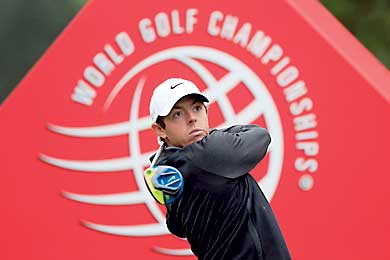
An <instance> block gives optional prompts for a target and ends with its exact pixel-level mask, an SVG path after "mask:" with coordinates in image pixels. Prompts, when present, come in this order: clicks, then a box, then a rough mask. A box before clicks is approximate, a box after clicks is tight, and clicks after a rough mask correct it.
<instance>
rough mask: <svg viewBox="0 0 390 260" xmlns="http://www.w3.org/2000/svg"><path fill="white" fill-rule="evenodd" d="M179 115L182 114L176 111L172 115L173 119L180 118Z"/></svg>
mask: <svg viewBox="0 0 390 260" xmlns="http://www.w3.org/2000/svg"><path fill="white" fill-rule="evenodd" d="M181 115H182V112H181V111H177V112H175V113H173V117H174V118H178V117H180V116H181Z"/></svg>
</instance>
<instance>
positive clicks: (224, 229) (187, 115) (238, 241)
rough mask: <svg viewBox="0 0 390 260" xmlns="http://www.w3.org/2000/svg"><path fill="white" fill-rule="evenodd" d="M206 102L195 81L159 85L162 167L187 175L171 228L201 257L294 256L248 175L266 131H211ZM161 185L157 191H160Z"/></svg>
mask: <svg viewBox="0 0 390 260" xmlns="http://www.w3.org/2000/svg"><path fill="white" fill-rule="evenodd" d="M205 102H208V99H207V98H206V97H205V96H204V95H203V94H202V93H201V92H200V91H199V89H198V88H197V87H196V86H195V84H193V83H192V82H190V81H187V80H184V79H178V78H172V79H168V80H166V81H164V82H163V83H161V84H160V85H159V86H158V87H157V88H156V89H155V90H154V93H153V96H152V98H151V101H150V113H151V117H152V120H153V124H152V129H153V130H154V132H155V133H156V134H157V135H158V137H159V138H160V140H161V141H163V143H164V144H163V145H162V147H161V148H160V153H158V154H157V155H155V158H154V161H155V162H156V165H168V166H172V167H174V168H176V169H177V170H179V172H181V174H182V178H183V181H184V185H183V187H182V188H183V190H182V192H181V193H180V195H178V196H177V198H175V200H174V201H173V202H172V203H170V204H168V205H166V206H167V226H168V229H169V230H170V231H171V232H172V233H173V234H174V235H176V236H178V237H182V238H187V240H188V242H189V243H190V245H191V250H192V251H193V253H194V254H195V255H196V256H197V257H198V258H199V259H204V260H206V259H215V260H223V259H229V260H231V259H242V260H251V259H262V260H271V259H272V260H281V259H291V258H290V255H289V252H288V249H287V246H286V244H285V242H284V239H283V236H282V234H281V232H280V230H279V227H278V224H277V221H276V219H275V217H274V215H273V213H272V210H271V208H270V206H269V203H268V202H267V200H266V198H265V196H264V194H263V193H262V191H261V189H260V187H259V186H258V184H257V182H256V181H255V180H254V179H253V177H252V176H251V175H249V174H248V172H249V171H250V170H252V169H253V168H254V167H255V166H256V165H257V163H259V162H260V161H261V159H262V158H263V157H264V155H265V154H266V151H267V148H268V145H269V143H270V141H271V139H270V136H269V134H268V132H267V131H266V130H265V129H263V128H261V127H258V126H255V125H237V126H232V127H228V128H226V129H221V130H210V129H209V124H208V115H207V107H206V106H205V104H204V103H205ZM157 188H158V187H157Z"/></svg>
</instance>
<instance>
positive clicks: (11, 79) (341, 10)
mask: <svg viewBox="0 0 390 260" xmlns="http://www.w3.org/2000/svg"><path fill="white" fill-rule="evenodd" d="M313 1H315V0H313ZM86 2H87V0H67V1H58V0H56V1H52V0H34V1H23V0H0V47H1V49H0V51H1V55H2V57H1V59H0V71H1V74H0V102H2V101H3V100H4V99H5V97H6V96H7V95H8V94H9V92H11V90H12V89H13V88H14V87H15V86H16V85H17V83H18V82H19V81H20V80H21V79H22V77H23V76H24V75H25V74H26V73H27V70H28V69H29V68H31V67H32V65H33V64H34V63H35V62H36V61H37V60H38V59H39V57H40V56H41V55H42V54H43V52H44V51H45V50H46V49H47V48H48V46H49V45H50V44H51V43H52V42H53V41H54V39H55V38H56V37H57V36H58V35H59V34H60V33H61V31H62V29H63V28H65V27H66V25H67V24H68V23H69V21H70V20H71V19H72V18H73V16H74V15H75V14H76V13H77V12H78V10H79V9H80V8H81V7H82V6H83V5H84V4H85V3H86ZM321 2H322V4H324V5H325V6H326V7H327V8H328V9H329V10H330V11H331V12H332V13H333V14H334V15H335V16H336V17H337V18H338V19H339V20H340V21H341V22H342V23H343V24H344V25H345V26H346V27H347V28H348V29H349V30H350V31H351V32H352V33H353V34H354V35H355V36H356V37H357V38H358V39H359V40H360V41H361V42H362V43H363V44H364V45H365V46H366V47H367V48H368V49H369V50H370V51H371V52H373V53H374V54H375V55H376V56H377V57H378V59H379V60H380V61H381V62H382V63H383V64H384V65H385V66H386V67H390V7H389V5H390V4H389V3H390V0H321Z"/></svg>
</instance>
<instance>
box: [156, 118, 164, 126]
mask: <svg viewBox="0 0 390 260" xmlns="http://www.w3.org/2000/svg"><path fill="white" fill-rule="evenodd" d="M164 117H165V116H158V117H157V120H156V123H157V124H158V125H159V126H161V128H162V129H165V123H164Z"/></svg>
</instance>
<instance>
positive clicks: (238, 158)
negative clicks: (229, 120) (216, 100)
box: [183, 125, 271, 178]
mask: <svg viewBox="0 0 390 260" xmlns="http://www.w3.org/2000/svg"><path fill="white" fill-rule="evenodd" d="M270 142H271V137H270V135H269V133H268V131H267V130H266V129H264V128H261V127H259V126H256V125H237V126H232V127H229V128H226V129H221V130H213V131H211V132H210V134H209V135H208V136H206V137H204V138H203V139H202V140H201V141H198V142H195V143H193V144H191V145H189V146H186V147H185V148H184V149H183V152H184V155H185V156H186V157H187V158H188V159H189V160H191V161H192V162H193V163H194V164H195V165H196V166H197V167H198V168H201V169H203V170H205V171H208V172H212V173H214V174H217V175H220V176H224V177H228V178H237V177H239V176H242V175H244V174H246V173H248V172H249V171H250V170H252V169H253V168H254V167H255V166H256V165H257V164H258V163H259V162H260V161H261V159H263V157H264V155H265V154H266V152H267V148H268V145H269V143H270Z"/></svg>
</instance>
